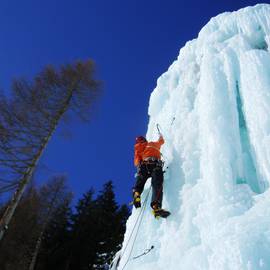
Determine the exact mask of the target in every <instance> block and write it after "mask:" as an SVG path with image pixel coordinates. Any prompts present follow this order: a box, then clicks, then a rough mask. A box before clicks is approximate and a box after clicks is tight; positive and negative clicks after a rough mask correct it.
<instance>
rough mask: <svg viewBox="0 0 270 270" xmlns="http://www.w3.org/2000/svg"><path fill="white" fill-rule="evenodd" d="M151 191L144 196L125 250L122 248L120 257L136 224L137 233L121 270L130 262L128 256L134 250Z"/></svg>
mask: <svg viewBox="0 0 270 270" xmlns="http://www.w3.org/2000/svg"><path fill="white" fill-rule="evenodd" d="M151 189H152V188H149V191H148V193H147V195H146V197H145V200H144V202H143V205H142V208H141V211H140V214H139V215H138V217H137V220H136V222H135V224H134V226H133V229H132V231H131V234H130V236H129V238H128V240H127V244H126V246H125V248H124V250H123V253H122V256H123V255H124V253H125V251H126V250H127V247H128V244H129V241H130V239H131V237H132V235H133V232H134V231H135V228H136V225H137V224H138V226H137V231H136V233H135V237H134V241H133V243H132V246H131V249H130V252H129V255H128V256H127V260H126V263H125V264H124V266H123V268H122V270H124V269H125V268H126V266H127V264H128V262H129V261H130V256H131V253H132V251H133V248H134V245H135V241H136V239H137V236H138V232H139V228H140V225H141V223H142V220H143V214H144V212H145V209H146V205H147V201H148V198H149V194H150V191H151Z"/></svg>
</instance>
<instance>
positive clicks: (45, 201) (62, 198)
mask: <svg viewBox="0 0 270 270" xmlns="http://www.w3.org/2000/svg"><path fill="white" fill-rule="evenodd" d="M71 199H72V194H71V193H70V192H69V193H67V192H66V179H65V177H64V176H57V177H54V178H53V179H52V180H51V181H50V182H49V183H48V184H47V185H45V186H43V187H42V188H41V191H40V202H41V208H40V209H42V213H40V222H41V229H40V232H39V236H38V238H37V241H36V245H35V250H34V252H33V255H32V258H31V263H30V266H29V270H34V268H35V265H36V260H37V256H38V253H39V250H40V247H41V244H42V239H43V236H44V233H45V230H46V228H47V226H48V223H49V222H50V221H51V219H52V217H53V216H54V213H55V212H56V211H57V209H59V208H60V207H61V205H69V203H70V201H71Z"/></svg>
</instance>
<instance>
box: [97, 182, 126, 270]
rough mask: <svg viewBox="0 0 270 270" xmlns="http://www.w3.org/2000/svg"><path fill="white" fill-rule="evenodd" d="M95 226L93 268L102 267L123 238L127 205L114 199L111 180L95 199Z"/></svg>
mask: <svg viewBox="0 0 270 270" xmlns="http://www.w3.org/2000/svg"><path fill="white" fill-rule="evenodd" d="M96 202H97V228H98V235H99V241H98V246H97V250H96V259H95V261H94V263H93V265H92V267H93V269H103V268H104V265H105V264H106V263H109V262H110V261H111V260H112V258H113V256H114V255H115V253H116V252H117V251H118V250H119V249H120V243H121V242H122V240H123V234H124V230H125V222H126V219H127V216H128V212H129V211H128V208H127V206H122V207H121V208H120V209H119V206H118V204H117V202H116V199H115V193H114V190H113V184H112V181H109V182H107V183H105V184H104V187H103V190H102V191H101V193H100V195H99V196H98V198H97V200H96Z"/></svg>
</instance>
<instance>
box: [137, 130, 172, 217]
mask: <svg viewBox="0 0 270 270" xmlns="http://www.w3.org/2000/svg"><path fill="white" fill-rule="evenodd" d="M162 144H164V139H163V136H162V135H160V137H159V139H158V141H156V142H148V141H147V140H146V138H145V137H143V136H139V137H137V138H136V143H135V146H134V150H135V153H134V165H135V166H136V167H137V174H136V183H135V186H134V187H133V204H134V206H135V207H136V208H139V207H141V193H142V192H143V189H144V185H145V183H146V181H147V179H148V178H150V177H151V185H152V200H151V207H152V208H153V213H154V215H155V217H157V216H162V217H167V216H168V215H169V214H170V213H169V212H168V211H165V210H163V209H162V196H163V162H162V160H161V153H160V147H161V145H162Z"/></svg>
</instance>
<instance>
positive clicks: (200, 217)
mask: <svg viewBox="0 0 270 270" xmlns="http://www.w3.org/2000/svg"><path fill="white" fill-rule="evenodd" d="M269 46H270V5H267V4H260V5H256V6H254V7H247V8H244V9H241V10H239V11H237V12H232V13H228V12H227V13H223V14H221V15H219V16H217V17H215V18H212V19H211V20H210V22H209V23H208V24H207V25H206V26H205V27H203V29H202V30H201V31H200V33H199V35H198V38H197V39H194V40H192V41H189V42H187V44H186V45H185V47H183V48H182V49H181V50H180V54H179V57H178V59H177V60H176V61H175V62H174V63H173V64H172V65H171V66H170V67H169V69H168V71H167V72H166V73H164V74H163V75H162V76H161V77H160V78H159V79H158V81H157V86H156V88H155V89H154V91H153V92H152V94H151V98H150V104H149V116H150V119H149V126H148V131H147V138H148V139H149V140H156V139H157V138H158V132H157V129H156V124H157V123H158V124H159V125H160V128H161V132H162V133H163V135H164V138H165V141H166V142H165V145H164V146H163V148H162V153H163V158H164V160H165V166H166V167H168V168H167V169H166V173H165V181H164V200H163V207H164V208H165V209H168V210H170V211H171V213H172V215H171V216H170V217H168V218H167V219H162V220H161V219H159V220H156V219H154V218H153V215H151V208H150V206H149V204H150V201H149V199H148V200H147V202H146V208H145V210H144V208H143V207H142V208H141V209H140V210H136V209H133V212H132V215H131V216H130V218H129V219H128V222H127V231H126V234H125V239H124V242H123V247H122V250H121V251H120V252H119V253H118V256H119V255H120V256H121V260H120V263H119V265H118V268H117V269H118V270H122V269H126V270H138V269H140V270H153V269H155V270H164V269H167V270H177V269H183V270H242V269H243V270H259V269H260V270H264V269H265V270H269V269H270V255H269V254H270V190H269V184H270V53H269V49H268V48H269ZM148 182H150V181H148ZM149 192H151V189H150V183H147V185H146V187H145V190H144V193H143V200H145V199H146V197H147V196H148V193H149ZM152 245H153V246H154V249H153V250H151V251H150V252H149V253H147V254H146V255H144V256H141V257H139V258H136V259H133V258H134V257H136V256H139V255H140V254H142V253H144V252H145V251H146V250H147V249H149V248H151V246H152ZM114 267H115V266H114ZM115 269H116V267H115Z"/></svg>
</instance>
